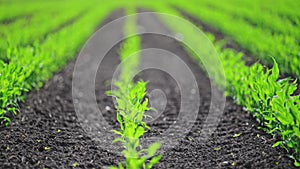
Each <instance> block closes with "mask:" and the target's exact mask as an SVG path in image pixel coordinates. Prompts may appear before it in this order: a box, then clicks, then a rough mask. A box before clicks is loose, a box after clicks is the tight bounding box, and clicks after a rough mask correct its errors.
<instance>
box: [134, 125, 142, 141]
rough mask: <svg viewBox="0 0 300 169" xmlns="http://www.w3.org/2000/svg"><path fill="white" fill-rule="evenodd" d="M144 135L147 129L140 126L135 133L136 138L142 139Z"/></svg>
mask: <svg viewBox="0 0 300 169" xmlns="http://www.w3.org/2000/svg"><path fill="white" fill-rule="evenodd" d="M144 133H145V129H144V128H143V127H141V126H139V127H138V128H137V129H136V131H135V135H134V136H135V137H136V138H140V137H141V136H142V135H144Z"/></svg>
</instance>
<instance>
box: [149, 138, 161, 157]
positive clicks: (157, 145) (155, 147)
mask: <svg viewBox="0 0 300 169" xmlns="http://www.w3.org/2000/svg"><path fill="white" fill-rule="evenodd" d="M159 148H160V143H158V142H155V143H153V144H151V145H150V146H149V147H148V156H150V157H151V156H154V155H155V153H156V151H157V150H158V149H159Z"/></svg>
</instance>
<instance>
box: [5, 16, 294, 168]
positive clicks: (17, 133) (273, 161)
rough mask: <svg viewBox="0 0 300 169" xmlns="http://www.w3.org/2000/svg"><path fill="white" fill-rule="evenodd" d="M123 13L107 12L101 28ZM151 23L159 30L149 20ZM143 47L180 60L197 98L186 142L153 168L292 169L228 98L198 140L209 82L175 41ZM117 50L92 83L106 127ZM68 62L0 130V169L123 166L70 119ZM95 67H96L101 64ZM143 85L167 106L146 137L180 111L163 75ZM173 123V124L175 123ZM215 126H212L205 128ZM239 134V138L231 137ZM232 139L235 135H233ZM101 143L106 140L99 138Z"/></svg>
mask: <svg viewBox="0 0 300 169" xmlns="http://www.w3.org/2000/svg"><path fill="white" fill-rule="evenodd" d="M121 15H122V12H120V11H119V12H116V13H113V14H112V15H111V16H110V17H108V19H107V20H106V21H105V23H107V22H109V21H112V20H114V19H116V18H118V17H120V16H121ZM156 25H157V26H160V27H162V26H163V25H162V24H161V23H160V22H159V21H158V20H157V19H156ZM142 47H143V48H150V47H152V48H154V47H155V48H162V49H166V50H168V51H171V52H173V53H175V54H176V55H177V56H179V57H180V58H181V59H182V60H184V62H185V63H186V64H188V66H189V68H190V69H191V70H192V72H193V73H194V75H195V77H196V80H197V83H198V89H199V93H200V95H201V103H200V110H199V113H198V118H197V121H196V123H195V124H194V126H193V128H192V130H191V131H190V132H189V134H188V135H187V136H186V137H183V138H180V141H179V144H178V145H177V146H175V147H173V148H171V149H162V151H161V152H163V159H162V161H161V163H159V164H158V165H157V166H156V167H155V168H293V167H294V166H293V162H292V160H290V159H289V158H287V157H286V155H285V152H284V150H282V149H280V148H272V147H271V146H272V144H273V143H275V141H276V140H274V139H273V138H271V137H270V136H269V135H267V134H265V133H264V132H262V131H260V130H258V129H257V126H258V124H257V123H256V122H255V120H254V119H253V118H252V117H251V116H250V115H249V114H247V113H246V112H244V111H243V110H242V108H241V107H239V106H237V105H235V104H234V103H233V102H232V101H231V100H230V99H227V102H226V107H225V110H224V114H223V116H222V117H221V121H220V123H219V124H218V126H217V129H216V130H215V132H214V134H213V135H212V136H211V138H209V139H208V140H207V141H205V142H203V141H201V137H200V133H199V131H200V130H201V126H202V121H203V119H205V117H206V116H207V113H208V108H209V105H210V101H211V100H210V98H211V92H210V90H211V84H210V82H209V79H208V78H207V77H206V75H205V72H204V71H202V70H201V69H200V68H199V66H198V64H196V63H195V62H194V61H193V60H192V59H191V58H190V57H189V56H188V54H187V53H186V52H185V51H184V50H183V48H182V46H181V44H180V43H178V42H176V41H175V40H174V39H171V38H168V37H165V36H158V35H151V34H147V35H143V36H142ZM118 48H119V45H116V46H115V47H114V48H112V49H111V51H110V52H109V53H108V54H107V56H106V57H105V59H104V61H103V63H101V64H103V65H102V67H103V71H101V70H100V71H99V74H98V75H97V79H96V88H97V90H96V95H97V96H99V97H98V98H97V101H98V104H99V108H100V109H101V110H103V115H104V117H105V118H106V119H107V121H110V123H111V124H112V125H115V126H117V123H116V121H115V117H114V113H115V112H114V110H113V109H112V110H110V111H104V109H105V107H106V106H110V107H113V103H112V99H111V98H110V97H107V96H105V94H104V93H105V91H107V90H108V89H109V86H107V85H105V84H106V83H107V82H110V80H111V78H112V74H113V72H114V69H115V67H116V65H117V64H118V63H119V56H118V54H117V49H118ZM74 63H75V62H74V61H71V62H70V63H69V64H68V65H67V66H66V68H65V69H63V70H62V71H61V72H59V73H57V74H56V75H55V76H54V77H53V78H52V79H50V80H49V81H48V82H47V83H46V84H45V85H44V87H43V88H42V89H41V90H39V91H36V92H31V93H30V94H29V95H28V96H27V98H26V101H25V102H24V103H22V104H21V105H20V110H21V112H20V113H18V115H17V116H16V117H15V118H14V119H13V120H12V121H13V122H12V124H11V126H9V127H5V128H1V130H0V137H1V138H2V139H1V140H0V148H1V150H0V151H1V155H0V168H72V167H74V166H77V167H78V168H103V167H104V166H109V165H115V164H117V163H118V162H119V161H121V160H123V158H122V157H120V156H118V155H117V154H115V153H113V152H110V151H108V150H104V149H103V148H101V146H99V145H98V143H97V142H95V141H93V140H92V139H91V138H90V137H89V135H88V134H86V133H85V132H84V130H83V129H82V127H81V125H80V124H79V122H78V121H77V117H76V113H75V110H74V106H73V100H72V73H73V69H74ZM100 67H101V66H100ZM138 77H140V78H143V79H145V80H149V85H148V89H149V91H151V90H152V89H161V90H162V91H164V92H165V94H166V96H167V98H168V103H167V107H166V109H165V111H164V113H163V114H162V116H161V117H160V118H158V119H157V120H155V121H154V122H151V123H150V124H149V125H150V127H151V128H152V130H151V131H150V132H149V133H147V134H146V136H145V137H149V136H155V135H156V136H157V135H159V134H160V133H161V132H163V131H164V130H165V129H166V128H168V126H169V125H170V124H172V123H174V121H175V120H176V117H177V114H178V111H179V109H180V106H179V103H180V101H181V100H180V93H178V92H176V83H175V81H174V79H172V77H171V76H169V75H168V74H166V73H164V72H161V71H158V70H146V71H143V72H141V73H140V74H139V75H138V76H137V78H138ZM174 119H175V120H174ZM210 127H212V128H213V127H214V126H210ZM236 134H238V135H239V136H237V135H236ZM234 135H236V136H237V137H233V136H234ZM104 141H105V140H104Z"/></svg>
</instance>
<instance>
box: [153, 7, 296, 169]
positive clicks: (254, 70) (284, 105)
mask: <svg viewBox="0 0 300 169" xmlns="http://www.w3.org/2000/svg"><path fill="white" fill-rule="evenodd" d="M150 8H151V9H152V10H154V11H158V12H165V13H169V14H173V15H176V16H180V14H179V13H178V12H177V11H175V10H173V9H171V8H170V7H168V6H165V5H163V4H161V5H152V6H151V7H150ZM161 19H162V21H164V23H166V25H167V26H168V27H169V28H170V29H171V30H172V31H174V32H180V33H181V34H182V35H183V37H184V39H185V41H189V42H192V43H196V42H197V41H196V40H195V39H196V38H197V37H195V35H194V32H193V31H192V30H189V29H185V30H186V31H184V29H182V28H181V27H183V26H181V27H176V23H174V22H169V21H166V20H164V18H161ZM207 34H208V35H209V37H210V39H211V41H213V42H214V45H215V47H216V50H217V52H218V53H219V55H220V60H221V62H222V65H223V69H224V72H225V76H226V83H224V81H222V80H220V79H219V78H218V75H217V74H215V75H214V74H213V77H211V78H212V79H213V80H214V83H215V84H216V85H217V86H218V87H219V88H220V89H224V90H225V95H226V96H230V97H232V98H233V99H234V101H235V102H236V103H237V104H239V105H241V106H243V107H244V108H245V110H247V111H249V112H250V113H251V114H252V115H253V116H254V117H255V118H256V119H257V121H258V122H259V123H260V124H261V125H262V126H263V129H264V131H266V132H267V133H269V134H271V135H273V136H274V137H275V138H276V139H277V140H279V141H278V142H276V143H275V144H274V145H273V147H276V146H280V147H282V148H284V149H285V150H286V151H287V152H288V154H290V157H291V158H293V159H294V160H295V161H294V164H295V166H300V163H299V162H300V131H299V129H300V95H294V92H295V90H296V89H297V83H296V82H297V81H292V80H291V78H284V79H279V75H280V71H279V66H278V64H277V61H276V59H274V58H273V59H272V60H273V63H274V66H273V68H270V69H268V68H265V66H263V65H261V64H259V63H255V64H253V65H251V66H250V67H248V66H246V64H245V61H243V59H242V56H243V53H241V52H240V53H237V52H235V51H234V50H233V49H229V48H224V47H223V46H224V44H225V42H226V41H225V40H221V41H218V42H215V41H214V36H213V35H212V34H209V33H207ZM199 45H200V46H199V48H200V47H201V44H199ZM184 47H187V46H185V45H184ZM186 49H187V51H189V52H190V54H191V56H193V58H194V59H195V60H197V61H198V62H199V65H201V66H203V65H202V64H203V63H202V62H201V60H199V57H198V56H196V55H195V53H194V52H192V51H191V50H190V49H189V48H186ZM215 73H218V71H216V72H215Z"/></svg>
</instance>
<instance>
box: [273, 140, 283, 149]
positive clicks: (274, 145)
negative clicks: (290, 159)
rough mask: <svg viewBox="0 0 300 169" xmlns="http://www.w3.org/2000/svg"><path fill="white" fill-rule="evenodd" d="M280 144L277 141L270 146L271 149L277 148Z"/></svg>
mask: <svg viewBox="0 0 300 169" xmlns="http://www.w3.org/2000/svg"><path fill="white" fill-rule="evenodd" d="M280 144H281V141H277V142H276V143H274V144H273V145H272V147H273V148H274V147H277V146H279V145H280Z"/></svg>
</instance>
